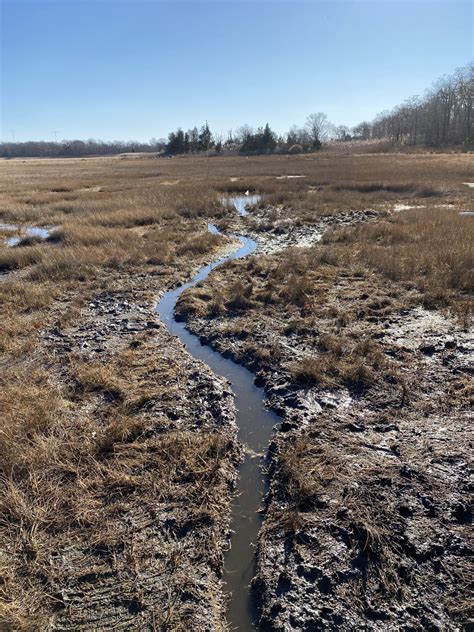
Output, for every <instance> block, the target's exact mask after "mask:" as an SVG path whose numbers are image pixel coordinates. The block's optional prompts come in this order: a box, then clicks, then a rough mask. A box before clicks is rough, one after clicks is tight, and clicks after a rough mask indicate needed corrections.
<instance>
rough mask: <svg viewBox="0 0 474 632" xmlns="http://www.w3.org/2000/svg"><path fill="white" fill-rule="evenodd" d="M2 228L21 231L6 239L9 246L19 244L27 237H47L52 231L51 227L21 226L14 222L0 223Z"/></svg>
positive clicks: (0, 228)
mask: <svg viewBox="0 0 474 632" xmlns="http://www.w3.org/2000/svg"><path fill="white" fill-rule="evenodd" d="M0 230H4V231H12V232H13V231H20V232H19V234H18V235H15V236H14V237H7V239H6V240H5V241H6V243H7V245H8V246H17V245H18V244H19V243H20V241H21V240H22V239H24V238H25V237H38V238H39V239H43V240H44V239H47V238H48V237H49V234H50V232H51V229H50V228H42V227H41V226H28V227H27V228H20V227H18V226H15V225H14V224H0Z"/></svg>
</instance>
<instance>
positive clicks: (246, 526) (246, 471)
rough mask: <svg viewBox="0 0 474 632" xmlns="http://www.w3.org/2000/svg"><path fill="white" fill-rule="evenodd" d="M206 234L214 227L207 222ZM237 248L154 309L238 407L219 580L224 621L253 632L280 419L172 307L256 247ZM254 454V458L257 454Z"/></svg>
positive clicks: (245, 200)
mask: <svg viewBox="0 0 474 632" xmlns="http://www.w3.org/2000/svg"><path fill="white" fill-rule="evenodd" d="M230 201H231V202H232V203H233V204H234V206H235V208H236V210H237V211H238V212H239V213H240V214H241V215H242V214H245V212H246V211H245V206H246V205H247V204H250V203H255V202H256V201H257V198H256V197H255V198H254V197H253V196H252V197H250V196H247V197H245V196H239V197H234V198H231V199H230ZM209 230H210V231H211V232H215V231H216V230H217V229H216V228H215V226H213V225H212V224H210V225H209ZM239 239H240V241H241V244H242V245H241V246H240V247H239V248H237V249H236V250H235V251H234V252H233V253H232V254H230V255H228V256H226V257H223V258H221V259H219V260H218V261H216V262H214V263H212V264H210V265H207V266H204V267H203V268H201V270H200V271H199V272H198V274H196V276H195V277H194V278H193V279H191V281H189V282H188V283H185V284H184V285H182V286H180V287H179V288H176V289H175V290H172V291H170V292H167V293H166V294H165V295H164V296H163V298H162V299H161V300H160V302H159V303H158V305H157V307H156V310H157V312H158V314H159V316H160V318H161V320H162V321H163V322H164V323H165V324H166V326H167V327H168V329H169V330H170V331H171V333H173V334H174V335H176V336H178V338H179V339H180V340H181V341H182V342H183V343H184V344H185V345H186V348H187V350H188V351H189V353H191V355H193V356H194V357H195V358H198V359H199V360H202V361H204V362H205V363H206V364H207V365H208V366H209V367H210V368H211V369H212V370H213V371H214V373H216V374H217V375H221V376H222V377H225V378H226V379H227V380H229V382H230V384H231V388H232V390H233V392H234V396H235V405H236V408H237V425H238V436H239V439H240V441H241V442H242V443H243V444H244V446H245V448H246V454H245V459H244V461H243V463H242V464H241V466H240V469H239V479H238V485H237V494H236V498H235V501H234V503H233V509H232V524H231V528H232V530H233V535H232V539H231V545H230V549H229V551H227V553H226V556H225V564H224V581H225V584H226V589H227V590H228V592H229V593H230V594H231V599H230V601H229V608H228V614H227V616H228V621H229V623H230V625H231V627H232V628H233V629H236V630H239V632H247V631H249V630H255V629H256V628H255V624H254V621H255V616H256V609H255V605H254V602H253V600H252V598H251V592H250V582H251V580H252V577H253V576H254V572H255V545H256V542H257V536H258V531H259V529H260V526H261V514H260V513H259V509H260V507H261V502H262V495H263V492H264V485H265V481H264V476H263V472H262V469H261V466H262V457H261V456H258V455H259V454H261V453H262V452H264V451H265V449H266V447H267V445H268V442H269V440H270V437H271V434H272V428H273V426H274V425H275V424H277V423H278V422H279V421H280V418H279V417H278V416H277V415H276V414H275V413H273V412H271V411H269V410H268V409H267V408H265V404H264V402H265V396H264V393H263V389H261V388H258V387H256V386H255V384H254V375H253V374H252V373H251V372H250V371H248V370H247V369H245V368H244V367H242V366H240V365H239V364H236V363H235V362H232V360H228V359H226V358H224V357H223V356H221V355H220V354H219V353H217V352H216V351H213V350H212V349H211V347H208V346H206V345H202V344H201V342H200V341H199V338H198V337H197V336H194V335H193V334H191V333H190V332H189V331H188V330H187V329H186V326H185V324H184V323H181V322H177V321H176V320H175V318H174V308H175V305H176V301H177V300H178V298H179V296H180V295H181V294H182V293H183V292H184V291H185V290H187V289H188V288H189V287H192V286H194V285H196V284H197V283H199V281H203V280H204V279H205V278H206V277H207V276H208V275H209V274H210V273H211V272H212V270H214V269H215V268H216V267H218V266H220V265H222V264H223V263H225V262H226V261H230V260H231V259H241V258H243V257H246V256H247V255H249V254H251V253H252V252H253V251H254V250H255V248H256V243H255V242H254V241H253V240H252V239H249V238H247V237H240V236H239ZM257 454H258V455H257Z"/></svg>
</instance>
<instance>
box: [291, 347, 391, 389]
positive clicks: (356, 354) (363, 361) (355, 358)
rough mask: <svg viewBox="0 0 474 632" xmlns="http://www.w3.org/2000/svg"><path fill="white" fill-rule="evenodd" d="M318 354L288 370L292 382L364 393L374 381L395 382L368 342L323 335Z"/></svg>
mask: <svg viewBox="0 0 474 632" xmlns="http://www.w3.org/2000/svg"><path fill="white" fill-rule="evenodd" d="M319 347H320V352H319V353H318V354H317V355H314V356H305V357H304V358H302V359H301V360H298V361H296V362H294V363H293V364H292V365H291V366H290V373H291V376H292V378H293V379H294V380H296V381H297V382H299V383H301V384H305V385H308V386H314V385H317V386H321V387H328V388H334V387H337V386H341V385H344V386H346V387H348V388H349V389H351V390H355V391H363V390H366V389H368V388H370V386H372V385H373V384H374V383H375V382H376V380H377V379H380V378H381V377H382V378H385V379H389V380H390V381H392V382H393V381H394V370H393V368H392V367H391V366H390V363H389V361H388V359H387V358H386V356H385V355H384V353H383V351H382V349H381V347H380V346H379V345H378V344H377V343H376V342H374V341H373V340H370V339H365V340H362V341H359V342H356V343H354V342H352V341H350V340H349V339H348V338H345V337H341V336H338V337H336V336H334V335H324V336H321V337H320V340H319Z"/></svg>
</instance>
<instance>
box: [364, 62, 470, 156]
mask: <svg viewBox="0 0 474 632" xmlns="http://www.w3.org/2000/svg"><path fill="white" fill-rule="evenodd" d="M473 95H474V64H472V63H471V64H468V65H467V66H465V67H464V68H458V69H457V70H456V71H455V72H454V73H453V74H452V75H449V76H445V77H442V78H441V79H439V80H438V81H437V82H436V83H434V84H433V86H432V87H431V88H430V89H429V90H428V91H427V92H426V93H425V95H424V96H423V97H420V96H414V97H411V98H410V99H407V100H406V101H405V102H404V103H402V104H401V105H398V106H397V107H395V108H394V109H393V110H392V111H391V112H382V113H381V114H379V115H377V116H376V117H375V119H374V120H373V121H371V122H367V121H363V122H362V123H360V124H359V125H356V126H355V127H354V128H353V135H354V136H355V137H357V138H361V139H363V140H369V139H387V140H389V141H391V142H392V143H394V144H404V145H424V146H427V147H449V146H456V145H457V146H460V145H463V146H465V147H472V145H473V141H474V138H473V132H472V105H473V104H472V100H473Z"/></svg>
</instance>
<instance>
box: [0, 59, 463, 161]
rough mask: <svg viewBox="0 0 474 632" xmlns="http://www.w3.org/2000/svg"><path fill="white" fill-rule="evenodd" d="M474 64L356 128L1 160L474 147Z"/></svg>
mask: <svg viewBox="0 0 474 632" xmlns="http://www.w3.org/2000/svg"><path fill="white" fill-rule="evenodd" d="M473 94H474V64H472V63H471V64H468V65H467V66H465V67H464V68H459V69H458V70H456V71H455V72H454V73H453V74H452V75H450V76H446V77H443V78H441V79H439V80H438V81H437V82H436V83H435V84H434V85H433V86H432V88H431V89H429V90H428V91H427V92H426V93H425V95H424V96H423V97H419V96H415V97H412V98H410V99H408V100H406V101H405V102H404V103H402V104H401V105H399V106H397V107H395V108H394V109H393V110H392V111H390V112H382V113H381V114H378V115H377V116H376V117H375V119H374V120H373V121H363V122H362V123H359V124H358V125H356V126H354V127H353V128H349V127H347V126H346V125H338V126H335V125H333V124H332V123H331V122H330V121H329V120H328V118H327V116H326V114H324V112H316V113H313V114H310V115H309V116H308V117H307V119H306V122H305V124H304V125H302V126H300V127H298V126H296V125H293V126H292V127H291V128H290V129H289V130H288V132H286V133H285V134H280V135H278V134H277V133H276V132H274V131H273V130H272V129H271V127H270V125H269V124H268V123H266V124H265V125H263V126H261V127H258V128H252V127H250V126H249V125H243V126H242V127H240V128H238V129H237V130H236V131H235V132H233V131H229V132H228V133H227V134H226V135H224V134H222V133H218V134H216V133H213V132H212V131H211V129H210V127H209V124H208V123H207V122H206V123H204V124H203V125H202V126H201V127H200V128H198V127H196V126H195V127H193V128H191V129H188V130H187V131H183V130H182V129H181V128H178V129H177V130H175V131H173V132H170V133H169V134H168V138H167V139H158V140H157V139H155V138H152V139H151V140H150V142H149V143H140V142H136V141H129V142H121V141H113V142H103V141H98V140H93V139H90V140H88V141H82V140H72V141H62V142H60V143H57V142H36V141H29V142H24V143H15V142H11V143H8V142H4V143H0V157H3V158H14V157H26V156H39V157H67V156H91V155H98V156H100V155H110V154H121V153H129V152H152V153H156V154H159V155H168V156H174V155H178V154H197V153H202V152H206V153H209V152H212V153H214V154H219V153H221V152H226V153H230V152H240V153H242V154H246V155H251V154H273V153H282V154H294V153H303V152H311V151H317V150H319V149H320V148H321V147H322V145H323V143H325V142H327V141H329V140H331V141H335V142H336V141H337V142H347V141H352V140H371V139H374V140H375V139H385V140H387V141H389V142H391V143H392V144H393V145H423V146H428V147H448V146H463V147H466V148H470V147H472V145H473V140H474V139H473V132H472V96H473Z"/></svg>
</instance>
